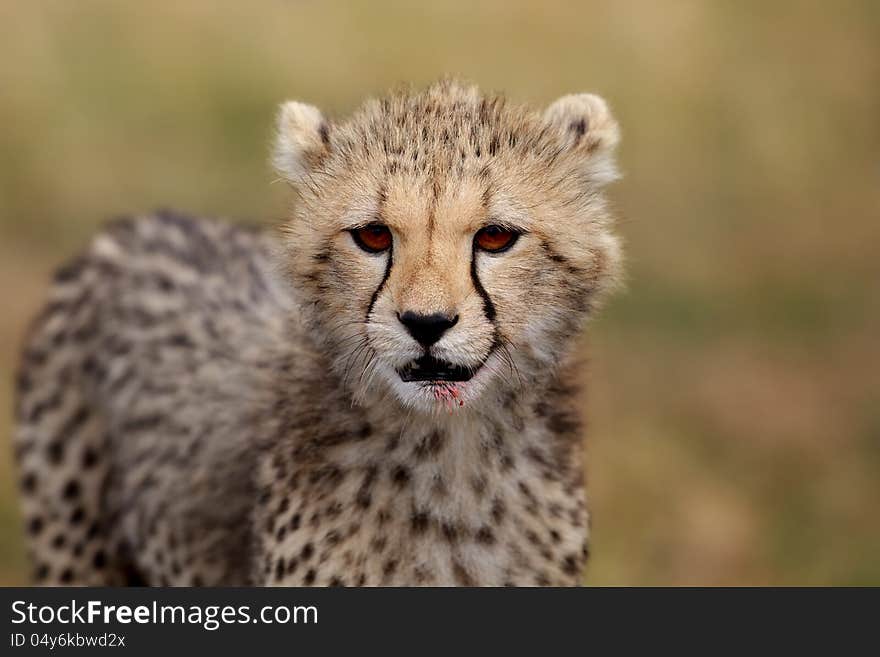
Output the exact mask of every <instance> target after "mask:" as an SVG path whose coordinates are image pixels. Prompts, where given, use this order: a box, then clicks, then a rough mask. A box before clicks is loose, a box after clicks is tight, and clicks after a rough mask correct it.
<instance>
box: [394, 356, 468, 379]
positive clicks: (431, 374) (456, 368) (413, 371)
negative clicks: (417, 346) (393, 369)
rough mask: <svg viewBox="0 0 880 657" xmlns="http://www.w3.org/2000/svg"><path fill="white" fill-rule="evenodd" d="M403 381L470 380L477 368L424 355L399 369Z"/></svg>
mask: <svg viewBox="0 0 880 657" xmlns="http://www.w3.org/2000/svg"><path fill="white" fill-rule="evenodd" d="M397 373H398V374H399V375H400V378H401V380H402V381H405V382H406V383H410V382H412V381H469V380H470V379H471V378H472V377H473V376H474V374H475V373H476V370H475V369H473V368H470V367H462V366H461V365H455V364H454V363H447V362H446V361H442V360H437V359H436V358H434V357H433V356H422V357H421V358H419V359H417V360H414V361H413V362H411V363H410V364H409V365H406V366H405V367H404V368H402V369H400V370H398V372H397Z"/></svg>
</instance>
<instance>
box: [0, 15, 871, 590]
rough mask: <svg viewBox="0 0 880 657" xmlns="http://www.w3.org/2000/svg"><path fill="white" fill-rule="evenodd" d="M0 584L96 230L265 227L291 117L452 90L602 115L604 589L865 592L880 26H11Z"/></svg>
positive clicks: (2, 263)
mask: <svg viewBox="0 0 880 657" xmlns="http://www.w3.org/2000/svg"><path fill="white" fill-rule="evenodd" d="M0 24H2V25H3V38H2V40H0V281H2V285H3V288H2V289H3V293H4V294H3V300H4V308H3V312H2V313H0V397H2V401H3V403H2V411H0V584H18V583H23V582H24V581H25V579H26V577H25V572H26V569H25V562H24V556H23V549H22V540H21V531H20V519H19V517H18V511H17V503H16V499H15V490H14V477H15V474H14V468H13V466H12V464H11V458H10V449H9V448H8V444H7V443H8V436H9V433H10V432H9V428H10V406H11V391H10V387H11V381H12V372H13V368H14V365H15V360H16V357H17V351H18V348H19V345H20V341H21V337H22V333H23V330H24V327H25V325H26V323H27V321H28V319H29V318H30V317H31V316H32V315H33V314H34V313H35V311H36V309H37V308H38V306H39V305H40V303H41V301H42V298H43V294H44V292H45V288H46V282H47V276H48V273H49V271H50V270H51V269H52V268H53V267H54V266H56V265H57V264H59V263H60V262H61V261H62V260H64V259H65V258H67V257H69V256H70V255H71V254H72V253H73V252H74V251H75V250H76V249H77V248H79V247H80V246H81V245H82V244H83V243H84V242H85V240H86V239H87V236H88V235H89V234H90V233H91V232H92V231H93V230H94V229H95V228H96V227H97V226H98V225H99V224H100V222H101V221H103V220H105V219H106V218H108V217H112V216H114V215H117V214H121V213H130V212H137V211H142V210H148V209H152V208H154V207H157V206H172V207H177V208H181V209H185V210H189V211H193V212H202V213H209V214H219V215H226V216H233V217H240V218H247V219H259V220H263V221H265V222H266V223H271V222H272V221H275V220H277V219H278V218H280V217H281V216H282V215H283V213H284V208H285V199H284V190H283V189H281V186H279V185H274V186H273V185H271V184H270V182H271V180H272V175H271V173H270V172H269V169H268V166H267V164H266V156H267V145H268V142H269V138H270V134H271V128H270V126H271V121H272V116H273V113H274V111H275V107H276V105H277V103H279V102H280V101H281V100H283V99H285V98H288V97H292V98H298V99H302V100H306V101H308V102H312V103H315V104H317V105H319V106H321V107H322V108H324V109H325V110H326V111H327V112H328V113H329V114H331V115H333V114H337V115H339V114H344V113H346V112H348V111H350V110H351V109H352V108H353V107H354V106H355V105H356V104H357V103H358V102H359V101H361V100H362V98H363V97H364V96H366V95H370V94H377V93H381V92H382V91H383V90H385V89H387V88H388V87H390V86H392V85H394V84H396V83H398V82H402V81H410V82H415V83H427V82H430V81H432V80H433V79H435V78H437V77H439V76H441V75H443V74H446V73H451V74H458V75H462V76H464V77H467V78H470V79H473V80H474V81H477V82H479V83H480V84H481V85H482V86H484V87H486V88H490V89H500V90H505V91H507V92H508V93H509V94H510V95H511V96H513V97H515V98H517V99H521V100H527V101H531V102H534V103H539V104H546V103H549V102H551V101H552V100H553V99H555V98H556V97H557V96H560V95H562V94H565V93H571V92H575V91H595V92H598V93H601V94H602V95H604V96H605V97H606V98H608V99H609V100H610V102H611V103H612V106H613V108H614V110H615V112H616V114H617V116H618V118H619V120H620V122H621V124H622V126H623V130H624V141H623V144H622V150H621V163H622V168H623V170H624V172H625V174H626V178H625V179H624V180H623V181H622V182H621V183H619V184H617V185H616V186H615V187H614V188H613V190H612V196H613V200H614V203H615V205H616V206H617V208H618V210H619V213H620V216H621V224H620V230H621V232H622V233H623V235H624V236H625V238H626V241H627V253H628V261H629V263H628V269H629V290H628V291H627V292H626V293H625V294H623V295H619V296H618V297H617V298H616V299H615V300H614V301H613V302H612V303H611V305H610V306H609V308H608V309H607V311H606V312H605V313H604V314H603V315H602V317H601V319H600V320H598V321H597V322H596V323H594V324H593V327H592V331H591V337H590V339H589V342H588V345H587V347H586V348H588V349H589V353H590V358H591V364H592V368H591V371H590V374H589V382H590V390H589V398H588V400H587V401H586V404H587V406H588V412H589V418H590V434H589V438H588V444H589V454H590V461H589V466H588V473H589V481H590V485H591V494H592V497H593V512H594V520H593V527H594V545H593V555H594V556H593V558H592V560H591V564H590V567H589V571H588V574H587V577H586V581H587V583H591V584H651V585H654V584H880V521H878V513H877V505H878V502H880V374H878V372H880V344H878V338H880V258H878V256H877V250H878V243H880V240H878V238H880V3H877V2H873V1H871V0H865V1H859V2H850V1H843V2H836V3H827V2H797V1H791V2H741V3H732V2H696V1H685V0H683V1H681V2H662V3H660V2H652V1H644V2H629V1H627V2H603V3H598V2H581V3H560V2H545V1H542V2H538V1H537V0H533V1H532V2H524V1H519V0H517V1H511V0H508V1H505V2H501V1H492V2H474V1H470V2H463V1H458V0H456V1H453V2H435V3H430V4H429V3H407V2H392V1H385V0H383V1H373V2H355V3H344V4H343V3H322V2H316V1H309V0H302V1H293V0H290V1H284V2H282V1H280V0H274V1H264V2H256V3H242V2H186V3H177V2H168V1H165V2H153V3H128V2H126V3H122V2H110V1H90V0H89V1H80V2H60V1H58V2H52V1H48V2H30V3H24V2H3V3H0Z"/></svg>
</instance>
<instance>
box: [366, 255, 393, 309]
mask: <svg viewBox="0 0 880 657" xmlns="http://www.w3.org/2000/svg"><path fill="white" fill-rule="evenodd" d="M393 261H394V252H393V251H388V262H386V263H385V273H384V274H382V280H381V281H380V282H379V286H378V287H377V288H376V289H375V290H374V291H373V296H371V297H370V305H369V306H367V316H366V321H367V322H369V321H370V315H371V314H372V313H373V306H375V305H376V299H378V298H379V294H380V293H381V292H382V288H384V287H385V281H387V280H388V277H389V276H390V275H391V264H392V262H393Z"/></svg>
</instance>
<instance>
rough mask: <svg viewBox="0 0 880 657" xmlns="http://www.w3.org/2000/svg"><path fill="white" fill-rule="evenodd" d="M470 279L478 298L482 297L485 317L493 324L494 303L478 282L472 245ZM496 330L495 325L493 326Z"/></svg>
mask: <svg viewBox="0 0 880 657" xmlns="http://www.w3.org/2000/svg"><path fill="white" fill-rule="evenodd" d="M471 281H472V282H473V284H474V289H475V290H476V291H477V294H479V295H480V298H482V299H483V312H484V313H485V315H486V319H488V320H489V321H490V322H492V325H493V326H495V316H496V314H497V313H496V312H495V304H494V303H492V299H491V298H490V297H489V293H488V292H486V288H484V287H483V284H482V283H481V282H480V277H479V276H478V275H477V247H476V245H474V248H473V249H472V250H471ZM495 328H496V330H497V327H495Z"/></svg>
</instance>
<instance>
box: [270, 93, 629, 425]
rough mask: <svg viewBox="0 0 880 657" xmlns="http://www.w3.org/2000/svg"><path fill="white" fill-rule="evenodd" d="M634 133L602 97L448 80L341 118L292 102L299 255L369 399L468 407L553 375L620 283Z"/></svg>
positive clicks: (295, 264)
mask: <svg viewBox="0 0 880 657" xmlns="http://www.w3.org/2000/svg"><path fill="white" fill-rule="evenodd" d="M617 140H618V128H617V124H616V123H615V121H614V119H613V118H612V116H611V114H610V112H609V110H608V107H607V105H606V104H605V102H604V101H603V100H602V99H601V98H599V97H597V96H593V95H588V94H582V95H573V96H565V97H563V98H561V99H559V100H558V101H556V102H555V103H553V104H552V105H551V106H550V107H549V108H547V109H546V111H543V112H537V111H533V110H530V109H528V108H525V107H521V106H515V105H512V104H510V103H508V102H507V101H506V100H504V99H503V98H501V97H496V96H485V95H483V94H481V93H480V92H479V91H478V90H477V89H476V88H475V87H471V86H465V85H461V84H459V83H455V82H442V83H439V84H436V85H434V86H433V87H431V88H429V89H428V90H426V91H423V92H421V93H401V94H398V95H396V96H392V97H390V98H387V99H384V100H372V101H369V102H367V103H366V104H365V105H364V106H363V107H362V108H361V109H360V110H359V111H357V112H356V113H355V114H354V115H353V116H352V117H351V118H349V119H347V120H343V121H339V122H331V121H328V120H327V119H325V118H324V117H323V115H322V114H321V112H320V111H319V110H317V109H316V108H314V107H312V106H310V105H305V104H302V103H298V102H288V103H285V104H284V105H283V106H282V107H281V111H280V114H279V118H278V128H277V139H276V144H275V151H274V158H273V159H274V164H275V167H276V169H277V170H278V171H279V173H280V174H281V175H282V176H283V178H284V179H285V180H286V181H287V182H289V183H290V185H291V186H292V187H293V188H294V190H295V191H296V192H297V196H298V203H297V204H296V209H295V211H294V213H293V216H292V218H291V219H290V220H289V221H288V222H287V223H286V224H285V226H284V249H285V252H284V254H283V257H284V261H285V264H286V266H287V267H288V269H289V274H290V277H291V279H292V280H293V283H294V288H295V293H296V294H297V295H298V297H299V301H300V303H301V306H302V308H303V309H304V310H305V311H306V312H307V316H308V319H309V322H310V326H311V329H312V330H313V332H314V333H315V335H316V336H317V337H319V338H320V339H321V340H322V341H323V344H324V345H325V346H326V348H327V349H328V352H329V353H330V354H331V356H332V367H333V368H335V369H336V371H337V372H338V374H339V376H340V377H341V379H342V380H343V381H344V384H345V385H346V386H347V388H348V389H349V390H350V391H351V394H352V395H353V397H354V399H355V400H356V401H359V402H361V403H372V402H374V401H376V400H378V399H381V398H382V396H387V395H389V394H390V395H393V396H394V397H396V398H397V399H398V400H399V401H400V402H401V403H402V404H403V405H404V406H405V407H408V408H410V409H413V410H415V411H421V412H429V413H432V412H437V411H439V410H443V409H462V410H463V411H465V412H466V410H467V409H470V408H475V407H477V408H478V407H479V404H485V403H487V402H486V400H487V399H492V396H494V398H495V399H498V398H503V397H505V396H508V395H509V394H510V392H511V391H512V390H515V389H517V388H522V387H528V386H533V385H536V384H539V383H540V381H541V379H542V377H544V376H546V375H547V373H548V372H549V371H550V370H551V369H552V367H553V366H554V364H556V363H557V362H558V361H559V359H560V358H561V357H563V356H564V355H565V352H566V350H567V349H568V348H569V347H570V345H571V343H572V338H573V337H574V336H576V335H577V333H578V332H579V331H580V329H581V328H582V326H583V323H584V320H585V319H586V318H587V317H588V315H589V314H590V312H591V310H592V309H593V308H594V307H595V305H596V303H597V302H598V301H599V300H600V298H601V297H602V296H603V293H604V292H605V291H606V290H607V289H608V288H609V287H610V286H611V285H612V284H613V282H614V280H615V278H616V274H617V271H618V268H619V260H620V257H619V248H618V242H617V239H616V238H615V237H614V235H613V234H612V233H611V231H610V218H609V215H608V214H607V212H606V209H605V202H604V200H603V196H602V193H601V192H602V188H603V187H604V186H605V185H606V184H607V183H608V182H610V181H611V180H613V179H614V178H615V177H616V173H615V167H614V162H613V149H614V147H615V145H616V143H617Z"/></svg>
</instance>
